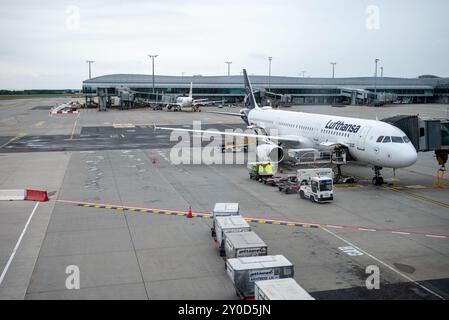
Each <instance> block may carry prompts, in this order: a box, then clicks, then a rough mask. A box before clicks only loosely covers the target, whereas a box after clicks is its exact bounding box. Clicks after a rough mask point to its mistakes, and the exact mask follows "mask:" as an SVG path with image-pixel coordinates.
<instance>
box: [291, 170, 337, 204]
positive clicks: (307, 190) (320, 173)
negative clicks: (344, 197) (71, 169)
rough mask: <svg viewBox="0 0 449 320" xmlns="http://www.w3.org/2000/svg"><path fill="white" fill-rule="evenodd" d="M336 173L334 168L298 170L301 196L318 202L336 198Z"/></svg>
mask: <svg viewBox="0 0 449 320" xmlns="http://www.w3.org/2000/svg"><path fill="white" fill-rule="evenodd" d="M333 176H334V173H333V171H332V169H329V168H325V169H321V168H320V169H299V170H298V171H297V177H298V183H299V184H300V187H299V196H300V198H301V199H309V200H310V201H313V202H317V203H326V202H331V201H333V200H334V186H333Z"/></svg>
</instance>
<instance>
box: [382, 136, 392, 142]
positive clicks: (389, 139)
mask: <svg viewBox="0 0 449 320" xmlns="http://www.w3.org/2000/svg"><path fill="white" fill-rule="evenodd" d="M390 142H391V138H390V137H385V138H384V141H383V143H390Z"/></svg>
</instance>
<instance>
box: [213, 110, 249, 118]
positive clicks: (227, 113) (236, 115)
mask: <svg viewBox="0 0 449 320" xmlns="http://www.w3.org/2000/svg"><path fill="white" fill-rule="evenodd" d="M206 113H216V114H224V115H227V116H235V117H241V116H242V115H241V114H240V113H237V112H223V111H206Z"/></svg>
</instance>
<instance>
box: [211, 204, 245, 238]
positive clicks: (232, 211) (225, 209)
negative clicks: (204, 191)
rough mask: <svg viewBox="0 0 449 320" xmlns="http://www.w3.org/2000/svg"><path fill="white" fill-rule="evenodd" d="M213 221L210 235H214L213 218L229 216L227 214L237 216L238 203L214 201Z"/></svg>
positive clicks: (238, 213)
mask: <svg viewBox="0 0 449 320" xmlns="http://www.w3.org/2000/svg"><path fill="white" fill-rule="evenodd" d="M212 214H213V222H212V228H211V235H212V237H215V236H216V234H215V218H216V217H229V216H239V215H240V212H239V204H238V203H216V204H215V207H214V211H213V212H212Z"/></svg>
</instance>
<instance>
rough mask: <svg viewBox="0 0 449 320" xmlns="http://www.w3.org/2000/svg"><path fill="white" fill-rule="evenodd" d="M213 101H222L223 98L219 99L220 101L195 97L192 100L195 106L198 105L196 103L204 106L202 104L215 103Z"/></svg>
mask: <svg viewBox="0 0 449 320" xmlns="http://www.w3.org/2000/svg"><path fill="white" fill-rule="evenodd" d="M215 103H223V100H220V101H209V100H208V99H195V100H193V105H195V106H196V105H198V104H200V105H202V106H204V105H208V104H215Z"/></svg>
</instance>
